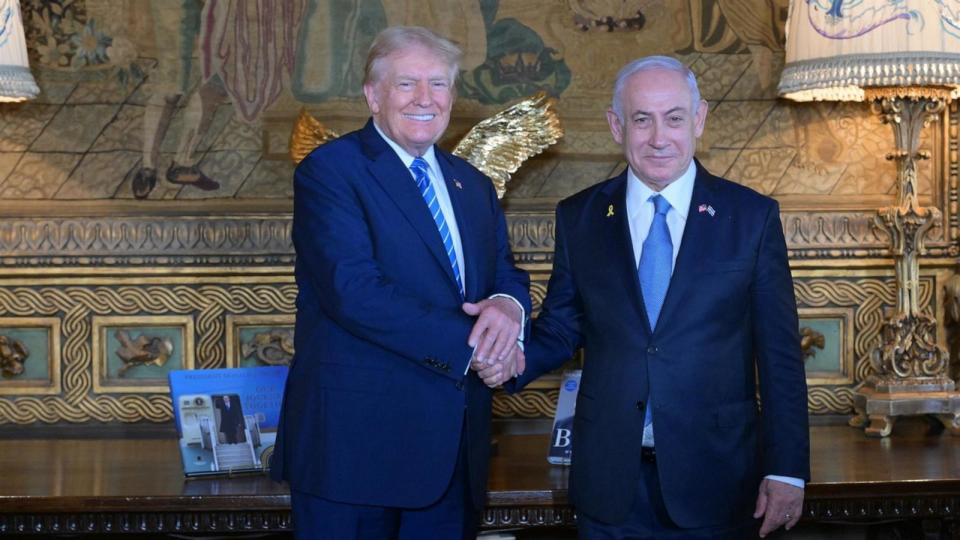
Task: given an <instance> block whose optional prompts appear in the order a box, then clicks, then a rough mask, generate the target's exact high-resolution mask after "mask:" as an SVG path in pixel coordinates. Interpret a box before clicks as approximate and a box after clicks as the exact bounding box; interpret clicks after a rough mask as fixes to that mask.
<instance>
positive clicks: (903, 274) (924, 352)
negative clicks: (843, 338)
mask: <svg viewBox="0 0 960 540" xmlns="http://www.w3.org/2000/svg"><path fill="white" fill-rule="evenodd" d="M872 94H873V95H868V96H867V97H868V98H871V99H875V101H874V103H873V106H874V110H876V111H877V112H879V113H880V115H881V118H882V119H883V121H884V123H888V124H890V125H891V126H892V127H893V133H894V138H895V139H896V148H897V150H896V152H895V153H893V154H891V155H890V156H887V158H888V159H892V160H895V161H896V162H897V180H898V183H899V188H900V190H899V198H898V205H897V206H892V207H889V208H883V209H881V210H880V211H879V213H878V215H877V224H878V225H879V226H880V227H882V228H883V229H886V231H887V232H888V233H889V234H890V242H891V246H890V249H891V252H892V253H893V255H894V259H895V260H896V267H895V268H896V276H897V310H896V312H895V314H894V315H892V316H891V317H889V318H888V319H887V320H886V321H885V322H884V323H883V328H882V332H881V335H880V343H879V344H878V346H877V348H876V349H875V350H874V351H873V355H872V356H871V358H870V363H871V365H872V367H873V370H874V372H875V373H876V374H875V375H871V376H869V377H868V378H867V380H866V381H864V383H863V384H862V385H861V386H860V387H859V388H858V389H857V390H856V392H855V393H854V396H853V408H854V410H855V411H856V416H854V417H853V418H852V419H851V420H850V425H851V426H854V427H862V428H865V432H866V434H867V435H868V436H871V437H886V436H887V435H890V432H891V430H892V429H893V423H894V421H895V420H896V418H897V417H901V416H917V415H932V416H934V417H936V418H937V419H938V420H939V421H940V422H941V423H942V424H943V425H944V427H946V428H947V429H949V430H950V432H951V433H952V434H954V435H960V392H957V391H956V384H955V383H954V381H953V380H951V379H950V377H949V376H948V375H947V369H948V360H949V355H948V354H947V351H946V350H944V348H943V347H941V346H939V345H938V344H937V339H936V335H937V322H936V320H935V319H934V318H933V317H930V316H929V315H928V314H926V313H924V312H922V311H921V310H920V302H919V296H920V292H919V289H920V287H919V285H920V260H919V255H920V253H922V252H923V240H924V236H925V235H926V233H927V231H928V230H929V229H930V227H932V226H933V225H934V224H935V223H936V222H937V220H938V219H939V217H940V212H939V211H938V210H937V209H936V208H924V207H922V206H920V202H919V200H918V196H917V162H918V161H919V160H921V159H927V158H928V157H929V156H928V155H927V154H926V153H924V152H920V151H919V149H918V146H919V142H920V131H921V130H922V129H923V127H924V126H926V124H927V123H929V122H930V121H933V120H936V119H937V118H938V115H939V114H940V112H941V111H943V109H944V106H945V103H946V100H947V99H949V91H948V90H946V89H937V88H920V89H911V88H879V89H873V91H872Z"/></svg>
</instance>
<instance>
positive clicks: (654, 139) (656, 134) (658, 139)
mask: <svg viewBox="0 0 960 540" xmlns="http://www.w3.org/2000/svg"><path fill="white" fill-rule="evenodd" d="M666 133H667V130H666V127H665V126H664V125H663V124H661V123H660V122H659V121H656V122H654V123H653V130H652V132H651V133H650V146H653V147H656V148H663V147H664V146H666V144H667V140H666V138H665V135H666Z"/></svg>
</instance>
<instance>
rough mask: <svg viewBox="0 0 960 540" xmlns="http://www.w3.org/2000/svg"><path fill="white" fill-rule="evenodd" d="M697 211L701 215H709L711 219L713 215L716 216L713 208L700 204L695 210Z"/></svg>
mask: <svg viewBox="0 0 960 540" xmlns="http://www.w3.org/2000/svg"><path fill="white" fill-rule="evenodd" d="M697 211H698V212H700V213H701V214H702V213H704V212H706V213H708V214H710V217H713V216H715V215H716V214H717V211H716V210H714V209H713V207H712V206H710V205H709V204H701V205H700V206H699V207H698V208H697Z"/></svg>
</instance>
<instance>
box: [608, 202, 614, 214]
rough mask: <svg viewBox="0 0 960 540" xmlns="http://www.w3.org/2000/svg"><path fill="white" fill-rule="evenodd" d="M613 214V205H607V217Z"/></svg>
mask: <svg viewBox="0 0 960 540" xmlns="http://www.w3.org/2000/svg"><path fill="white" fill-rule="evenodd" d="M612 215H613V205H612V204H611V205H610V206H608V207H607V217H610V216H612Z"/></svg>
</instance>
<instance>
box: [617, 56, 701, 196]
mask: <svg viewBox="0 0 960 540" xmlns="http://www.w3.org/2000/svg"><path fill="white" fill-rule="evenodd" d="M623 116H624V118H622V119H621V118H619V117H618V116H617V114H616V113H615V112H614V111H613V110H612V109H611V110H608V111H607V122H608V123H609V124H610V132H611V133H612V134H613V139H614V140H615V141H616V142H617V144H619V145H621V146H622V147H623V153H624V155H625V156H626V158H627V161H628V162H629V163H630V168H631V170H633V174H635V175H636V176H637V178H639V179H640V180H641V181H642V182H643V183H644V184H647V185H648V186H650V188H651V189H653V190H655V191H660V190H662V189H663V188H665V187H667V186H668V185H670V183H671V182H673V181H674V180H676V179H678V178H680V175H682V174H683V173H684V171H686V170H687V167H689V166H690V161H691V160H692V159H693V152H694V150H695V149H696V145H697V138H698V137H700V135H701V134H703V126H704V123H705V121H706V118H707V103H706V102H705V101H703V100H700V101H699V102H698V103H694V102H693V97H692V96H691V94H690V87H689V86H687V82H686V80H685V79H684V78H683V76H682V75H681V74H680V73H677V72H675V71H672V70H669V69H660V68H654V69H649V70H644V71H639V72H637V73H635V74H634V75H633V76H631V77H630V78H629V79H628V80H627V83H626V85H625V86H624V89H623Z"/></svg>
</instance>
